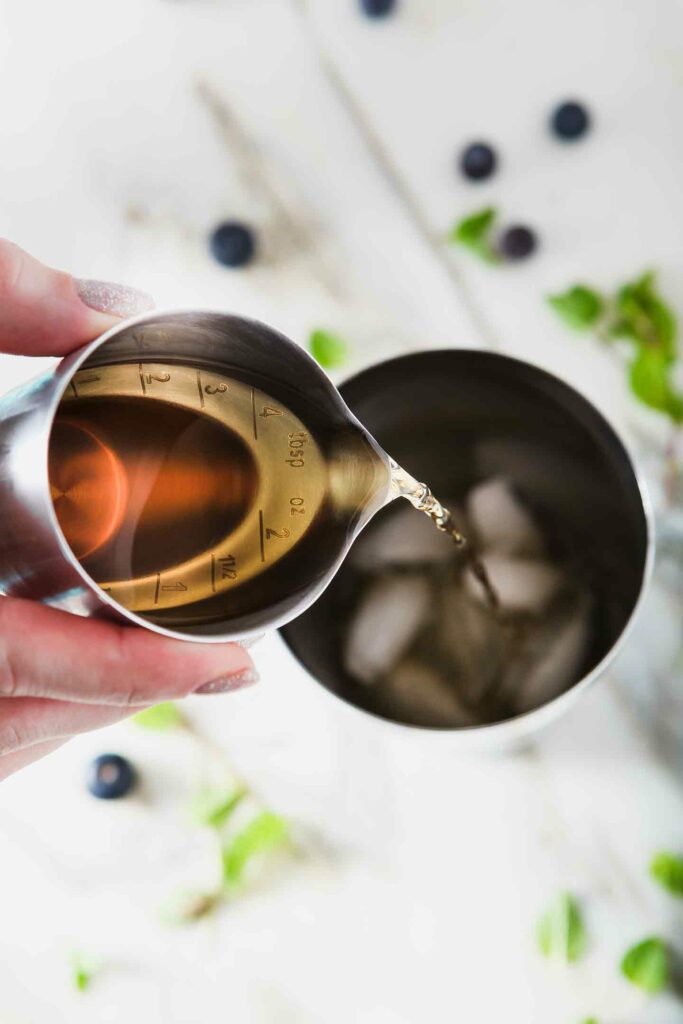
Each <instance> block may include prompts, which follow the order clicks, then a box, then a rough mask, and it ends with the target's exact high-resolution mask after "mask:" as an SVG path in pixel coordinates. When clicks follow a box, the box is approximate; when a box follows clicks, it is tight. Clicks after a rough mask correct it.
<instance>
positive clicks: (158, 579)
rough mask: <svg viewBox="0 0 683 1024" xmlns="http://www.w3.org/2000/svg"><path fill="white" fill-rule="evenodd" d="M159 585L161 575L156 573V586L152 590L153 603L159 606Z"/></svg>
mask: <svg viewBox="0 0 683 1024" xmlns="http://www.w3.org/2000/svg"><path fill="white" fill-rule="evenodd" d="M160 584H161V573H160V572H158V573H157V585H156V587H155V590H154V603H155V604H159V586H160Z"/></svg>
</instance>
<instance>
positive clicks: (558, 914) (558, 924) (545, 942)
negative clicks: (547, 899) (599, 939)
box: [537, 892, 586, 963]
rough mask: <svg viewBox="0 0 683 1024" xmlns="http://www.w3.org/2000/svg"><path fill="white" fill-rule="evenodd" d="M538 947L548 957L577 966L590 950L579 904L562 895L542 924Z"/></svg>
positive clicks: (547, 913) (538, 936)
mask: <svg viewBox="0 0 683 1024" xmlns="http://www.w3.org/2000/svg"><path fill="white" fill-rule="evenodd" d="M537 938H538V945H539V948H540V950H541V952H542V953H543V955H544V956H552V957H557V958H558V959H560V960H563V961H564V962H566V963H574V962H575V961H576V960H578V959H579V958H580V956H581V955H582V953H583V951H584V949H585V948H586V929H585V927H584V924H583V918H582V915H581V910H580V908H579V905H578V903H577V902H576V900H575V899H574V897H573V896H571V895H570V894H569V893H566V892H564V893H560V894H559V895H558V896H557V898H556V899H555V901H554V902H553V904H552V905H551V906H550V907H549V909H548V910H547V912H546V913H545V914H544V915H543V917H542V918H541V920H540V921H539V923H538V930H537Z"/></svg>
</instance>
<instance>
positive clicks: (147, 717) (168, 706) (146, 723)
mask: <svg viewBox="0 0 683 1024" xmlns="http://www.w3.org/2000/svg"><path fill="white" fill-rule="evenodd" d="M133 721H134V722H135V724H136V725H140V726H142V728H143V729H153V730H155V731H156V732H168V731H170V730H171V729H178V728H180V726H182V725H184V724H185V717H184V715H183V713H182V711H181V710H180V708H179V707H178V705H177V704H174V703H173V701H170V700H169V701H165V702H164V703H163V704H155V705H154V707H152V708H145V710H144V711H138V713H137V715H133Z"/></svg>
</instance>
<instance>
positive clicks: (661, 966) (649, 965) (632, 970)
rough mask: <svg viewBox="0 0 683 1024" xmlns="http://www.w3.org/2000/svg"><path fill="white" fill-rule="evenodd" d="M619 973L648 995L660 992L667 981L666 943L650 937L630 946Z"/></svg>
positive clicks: (667, 956)
mask: <svg viewBox="0 0 683 1024" xmlns="http://www.w3.org/2000/svg"><path fill="white" fill-rule="evenodd" d="M621 973H622V974H623V975H624V977H625V978H628V980H629V981H630V982H632V983H633V984H634V985H637V986H638V988H642V989H643V991H644V992H649V993H650V995H654V994H655V993H656V992H661V990H662V989H663V988H664V986H665V985H666V984H667V982H668V980H669V954H668V950H667V947H666V943H665V942H664V941H663V940H662V939H659V938H656V937H652V938H649V939H644V940H643V941H642V942H639V943H638V944H637V945H635V946H632V947H631V949H629V950H628V952H627V953H626V955H625V956H624V959H623V960H622V961H621Z"/></svg>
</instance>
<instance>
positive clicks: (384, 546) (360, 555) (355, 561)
mask: <svg viewBox="0 0 683 1024" xmlns="http://www.w3.org/2000/svg"><path fill="white" fill-rule="evenodd" d="M397 503H398V502H397ZM451 512H452V514H453V518H454V520H455V523H456V525H457V526H460V522H461V519H462V512H460V511H459V510H458V509H451ZM463 529H464V527H463ZM455 551H456V549H455V546H454V544H453V542H452V541H451V540H450V538H449V537H447V536H445V535H444V534H443V533H441V532H440V531H439V530H437V528H436V526H435V525H434V523H433V522H432V521H431V519H430V518H429V516H426V515H425V514H424V512H420V511H419V510H418V509H416V508H413V507H412V505H409V504H408V502H407V501H405V500H403V499H401V500H400V506H399V507H398V508H396V509H393V508H392V510H391V512H390V514H389V515H388V516H387V517H386V518H384V519H383V520H382V521H381V522H379V523H376V524H375V523H373V524H371V525H370V526H369V527H368V528H367V529H366V530H365V531H364V532H363V533H362V534H361V535H360V537H359V538H358V540H357V541H356V543H355V544H354V545H353V547H352V548H351V551H350V552H349V555H348V564H349V565H350V566H351V567H352V568H354V569H359V570H361V571H363V572H374V571H376V570H377V569H384V568H389V567H391V566H401V567H404V566H410V565H417V564H419V563H428V564H437V563H439V562H443V561H444V560H447V559H449V558H452V557H453V556H454V554H455Z"/></svg>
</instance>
